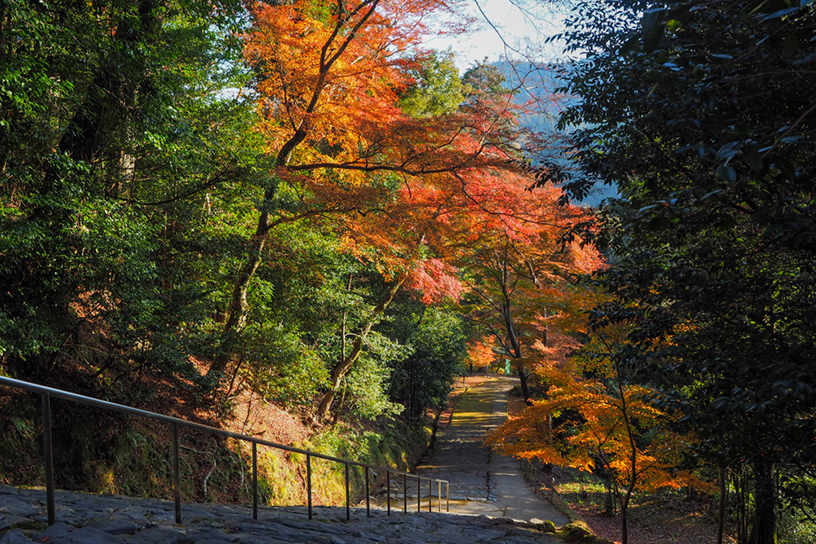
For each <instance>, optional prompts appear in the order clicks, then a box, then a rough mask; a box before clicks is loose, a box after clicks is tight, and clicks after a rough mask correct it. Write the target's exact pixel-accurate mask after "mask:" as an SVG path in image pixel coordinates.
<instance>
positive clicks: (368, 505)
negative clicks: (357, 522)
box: [365, 465, 371, 518]
mask: <svg viewBox="0 0 816 544" xmlns="http://www.w3.org/2000/svg"><path fill="white" fill-rule="evenodd" d="M365 490H366V517H367V518H370V517H371V495H370V490H369V487H368V465H366V467H365Z"/></svg>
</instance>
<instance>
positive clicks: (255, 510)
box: [252, 442, 258, 519]
mask: <svg viewBox="0 0 816 544" xmlns="http://www.w3.org/2000/svg"><path fill="white" fill-rule="evenodd" d="M252 519H258V444H256V443H255V442H253V443H252Z"/></svg>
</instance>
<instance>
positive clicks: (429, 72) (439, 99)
mask: <svg viewBox="0 0 816 544" xmlns="http://www.w3.org/2000/svg"><path fill="white" fill-rule="evenodd" d="M412 75H413V77H414V79H415V82H414V85H413V86H412V87H410V89H408V91H406V92H405V94H404V95H403V96H402V98H401V100H400V106H402V109H403V110H404V111H405V112H407V113H408V114H409V115H412V116H414V117H434V116H436V115H444V114H447V113H453V112H455V111H456V110H457V109H458V108H459V104H461V103H462V101H463V100H464V96H463V94H462V91H463V86H462V82H461V81H460V79H459V70H458V69H457V68H456V64H455V63H454V59H453V53H452V52H450V51H448V52H445V53H439V52H436V51H434V52H432V53H431V54H430V56H429V57H428V59H427V60H426V61H425V62H424V63H423V65H422V66H421V67H420V68H419V69H418V70H416V73H414V74H412Z"/></svg>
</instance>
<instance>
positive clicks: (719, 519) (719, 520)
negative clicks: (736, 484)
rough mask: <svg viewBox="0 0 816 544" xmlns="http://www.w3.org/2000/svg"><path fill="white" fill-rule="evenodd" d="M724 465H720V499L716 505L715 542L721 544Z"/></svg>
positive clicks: (723, 510) (724, 490) (723, 516)
mask: <svg viewBox="0 0 816 544" xmlns="http://www.w3.org/2000/svg"><path fill="white" fill-rule="evenodd" d="M725 492H726V486H725V467H724V466H723V467H720V500H719V504H718V507H717V544H722V541H723V529H724V528H725Z"/></svg>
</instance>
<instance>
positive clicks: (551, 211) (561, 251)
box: [457, 176, 602, 400]
mask: <svg viewBox="0 0 816 544" xmlns="http://www.w3.org/2000/svg"><path fill="white" fill-rule="evenodd" d="M526 181H527V179H526V178H524V177H520V176H519V177H515V178H514V177H510V176H503V178H502V181H501V183H496V180H491V179H490V178H484V179H483V184H482V185H481V186H479V187H473V188H471V189H470V194H471V195H478V194H479V192H480V191H484V192H485V193H488V192H489V193H490V195H491V198H490V202H491V204H490V209H489V210H483V211H482V213H481V214H474V217H475V218H478V219H477V220H479V221H480V222H481V224H480V225H478V226H476V225H472V228H470V229H468V231H467V234H466V236H465V237H464V238H463V239H462V240H461V241H460V245H459V248H458V249H459V254H458V257H457V263H459V264H460V266H461V267H462V268H463V269H466V270H467V273H466V278H467V279H466V282H467V285H468V289H469V297H468V300H467V301H466V302H467V307H468V310H469V315H470V317H471V319H472V320H473V321H474V323H476V324H478V325H479V326H480V327H481V328H482V329H483V330H484V331H486V332H487V333H488V334H490V335H492V336H493V337H494V338H495V340H496V343H497V344H498V345H499V346H500V347H501V353H502V354H503V355H504V356H506V357H509V358H511V359H512V360H513V364H514V367H515V369H516V372H517V373H518V375H519V378H520V379H521V387H522V395H523V396H524V398H525V400H529V399H530V392H529V388H528V385H527V378H528V376H529V374H530V373H531V372H532V371H533V370H534V368H535V367H536V366H537V365H538V363H539V359H540V357H539V355H540V354H539V353H538V352H537V351H536V350H535V349H533V346H534V345H535V344H536V343H537V342H539V343H543V344H544V345H547V344H548V343H549V340H548V337H547V334H548V326H549V323H551V322H553V320H557V319H566V318H567V317H568V316H570V315H572V314H574V313H575V312H576V311H577V308H576V307H575V306H574V305H573V302H572V301H574V300H575V297H574V294H573V289H572V287H571V285H570V281H569V277H570V275H573V276H575V275H577V274H582V273H588V272H591V271H592V270H594V269H596V268H598V267H599V266H601V264H602V260H601V258H600V255H599V254H598V253H597V251H596V250H595V249H594V248H593V247H591V246H585V247H582V246H581V244H580V243H579V242H578V241H566V240H564V239H563V236H564V233H565V232H566V231H567V230H568V229H569V228H570V226H571V225H573V224H575V223H576V222H578V221H581V220H582V218H583V217H584V216H585V212H584V211H583V210H581V209H579V208H577V207H573V206H568V205H567V206H565V205H561V204H559V199H560V198H561V196H562V195H561V192H560V190H558V189H557V188H555V187H552V186H549V187H547V188H545V189H542V190H540V191H537V192H536V193H534V194H533V193H529V192H525V191H524V184H525V183H526ZM476 198H477V200H478V196H477V197H476ZM474 206H476V204H474ZM487 212H490V213H488V215H489V216H490V219H488V220H485V219H483V216H484V215H485V214H486V213H487Z"/></svg>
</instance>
